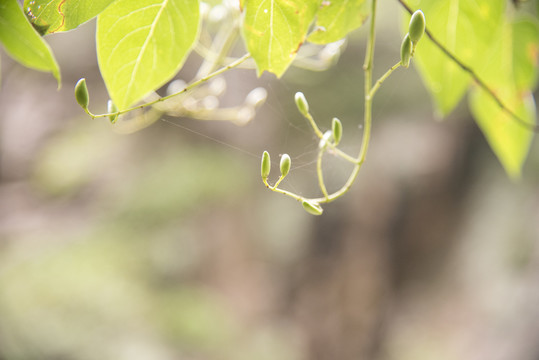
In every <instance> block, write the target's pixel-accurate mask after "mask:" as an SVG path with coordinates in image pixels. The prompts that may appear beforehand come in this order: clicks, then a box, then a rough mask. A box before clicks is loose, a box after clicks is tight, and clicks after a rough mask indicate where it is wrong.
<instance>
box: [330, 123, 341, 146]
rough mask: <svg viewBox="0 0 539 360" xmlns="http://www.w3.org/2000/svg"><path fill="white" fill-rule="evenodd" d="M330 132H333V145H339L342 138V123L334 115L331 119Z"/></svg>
mask: <svg viewBox="0 0 539 360" xmlns="http://www.w3.org/2000/svg"><path fill="white" fill-rule="evenodd" d="M331 132H332V133H333V141H334V142H335V145H339V142H341V138H342V123H341V120H339V119H337V118H336V117H335V118H333V120H332V121H331Z"/></svg>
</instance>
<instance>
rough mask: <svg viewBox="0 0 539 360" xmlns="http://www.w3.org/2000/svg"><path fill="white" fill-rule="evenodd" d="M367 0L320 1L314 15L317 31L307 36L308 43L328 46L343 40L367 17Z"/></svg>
mask: <svg viewBox="0 0 539 360" xmlns="http://www.w3.org/2000/svg"><path fill="white" fill-rule="evenodd" d="M369 4H370V1H367V0H331V1H322V6H321V8H320V10H319V11H318V14H317V15H316V17H317V19H316V26H317V29H316V30H315V31H314V32H313V33H312V34H311V35H310V36H309V39H308V40H309V41H310V42H313V43H317V44H328V43H330V42H334V41H337V40H340V39H342V38H344V37H345V36H346V35H347V34H348V33H349V32H350V31H352V30H354V29H357V28H358V27H360V26H361V25H362V24H363V23H364V22H365V20H366V19H367V17H368V15H369Z"/></svg>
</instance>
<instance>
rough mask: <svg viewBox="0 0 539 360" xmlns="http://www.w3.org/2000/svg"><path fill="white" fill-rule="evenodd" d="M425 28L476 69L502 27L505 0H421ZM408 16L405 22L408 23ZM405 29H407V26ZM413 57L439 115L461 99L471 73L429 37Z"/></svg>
mask: <svg viewBox="0 0 539 360" xmlns="http://www.w3.org/2000/svg"><path fill="white" fill-rule="evenodd" d="M416 3H417V6H416V7H415V8H416V9H421V10H423V12H424V13H425V18H426V22H427V28H428V29H429V30H430V31H431V33H432V34H433V35H434V36H435V37H436V38H437V39H438V40H439V41H440V42H441V43H442V44H443V45H444V46H445V47H446V48H447V49H448V50H449V51H451V52H452V53H453V54H455V55H456V56H457V58H458V59H459V60H461V61H462V62H464V63H465V64H467V65H469V66H470V67H471V68H472V69H474V70H478V69H481V68H482V67H483V66H484V63H486V62H488V56H489V55H488V53H489V48H490V47H491V46H492V44H494V43H495V42H496V38H497V36H498V33H499V32H500V31H501V24H502V21H501V20H502V18H503V15H504V11H505V0H474V1H461V0H420V1H416ZM409 19H410V17H409V16H408V17H407V18H406V19H405V21H404V25H405V26H406V27H407V25H408V21H409ZM406 31H407V30H406ZM414 59H415V61H416V64H417V65H418V69H419V72H420V74H421V76H422V78H423V81H424V82H425V84H426V87H427V89H428V90H429V92H430V93H431V95H432V97H433V98H434V102H435V104H436V108H437V110H438V112H439V113H441V115H447V114H448V113H450V112H451V111H452V110H453V109H454V108H455V106H456V105H457V104H458V102H459V101H460V100H461V99H462V97H463V96H464V94H465V93H466V90H467V88H468V86H469V84H470V76H469V75H467V74H466V73H465V72H464V71H462V69H461V68H460V67H458V66H457V65H456V64H455V63H454V62H453V61H452V60H451V59H449V58H448V57H447V56H446V55H445V54H443V53H442V51H441V50H439V49H438V48H437V47H436V46H435V45H434V44H433V43H432V42H431V41H430V40H427V39H426V38H425V39H422V40H421V42H419V44H418V45H417V50H416V55H415V58H414Z"/></svg>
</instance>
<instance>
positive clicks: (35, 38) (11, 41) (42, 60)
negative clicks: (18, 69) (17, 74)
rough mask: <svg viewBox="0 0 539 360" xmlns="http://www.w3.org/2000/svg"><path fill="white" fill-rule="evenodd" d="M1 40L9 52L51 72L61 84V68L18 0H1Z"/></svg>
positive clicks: (35, 66)
mask: <svg viewBox="0 0 539 360" xmlns="http://www.w3.org/2000/svg"><path fill="white" fill-rule="evenodd" d="M0 42H1V43H2V44H3V45H4V48H5V49H6V51H7V53H8V54H10V55H11V56H12V57H13V58H14V59H15V60H17V61H18V62H20V63H21V64H23V65H25V66H28V67H30V68H32V69H36V70H40V71H46V72H51V73H52V74H53V75H54V77H55V78H56V80H57V81H58V86H60V69H59V68H58V64H57V63H56V60H55V58H54V55H53V54H52V51H51V49H50V47H49V45H47V43H46V42H45V41H44V40H43V39H42V38H41V36H39V34H38V33H37V32H36V31H35V30H34V29H33V28H32V25H30V23H29V22H28V20H27V19H26V16H24V13H23V12H22V9H21V8H20V7H19V5H18V4H17V0H1V1H0Z"/></svg>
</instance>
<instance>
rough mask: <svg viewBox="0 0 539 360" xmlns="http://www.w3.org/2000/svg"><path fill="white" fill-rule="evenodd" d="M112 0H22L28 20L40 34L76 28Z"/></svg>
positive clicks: (103, 8)
mask: <svg viewBox="0 0 539 360" xmlns="http://www.w3.org/2000/svg"><path fill="white" fill-rule="evenodd" d="M113 1H114V0H24V10H25V12H26V16H28V18H29V19H30V22H32V24H33V25H34V27H35V28H36V30H38V32H39V33H40V34H42V35H44V34H51V33H55V32H60V31H67V30H71V29H74V28H76V27H77V26H79V25H81V24H83V23H85V22H86V21H88V20H90V19H92V18H93V17H95V16H97V15H98V14H99V13H100V12H102V11H103V10H105V8H106V7H107V6H109V5H110V4H111V3H112V2H113Z"/></svg>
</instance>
